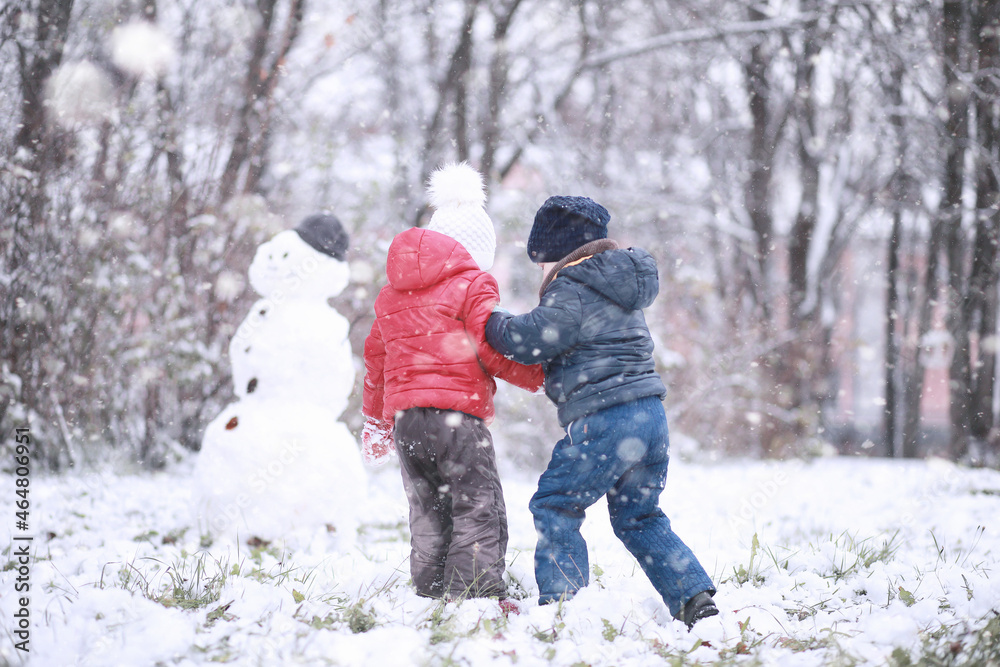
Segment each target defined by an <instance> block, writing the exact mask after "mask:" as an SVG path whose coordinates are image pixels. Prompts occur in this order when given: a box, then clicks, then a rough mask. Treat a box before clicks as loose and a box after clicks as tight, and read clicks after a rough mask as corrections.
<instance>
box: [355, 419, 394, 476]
mask: <svg viewBox="0 0 1000 667" xmlns="http://www.w3.org/2000/svg"><path fill="white" fill-rule="evenodd" d="M395 451H396V443H395V442H393V439H392V425H391V424H389V423H387V422H384V421H379V420H377V419H372V418H371V417H369V418H368V420H367V421H365V427H364V429H362V431H361V458H362V459H364V462H365V463H366V464H368V465H370V466H372V467H376V468H377V467H378V466H380V465H383V464H385V463H388V462H389V459H390V458H392V454H393V452H395Z"/></svg>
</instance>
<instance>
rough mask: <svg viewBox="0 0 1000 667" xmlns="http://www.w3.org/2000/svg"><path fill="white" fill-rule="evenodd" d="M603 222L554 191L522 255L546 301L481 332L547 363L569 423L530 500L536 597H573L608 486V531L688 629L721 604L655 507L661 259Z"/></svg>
mask: <svg viewBox="0 0 1000 667" xmlns="http://www.w3.org/2000/svg"><path fill="white" fill-rule="evenodd" d="M609 220H610V214H609V213H608V211H607V210H606V209H605V208H604V207H603V206H601V205H600V204H598V203H596V202H594V201H593V200H591V199H589V198H587V197H550V198H549V199H548V200H547V201H546V202H545V203H544V204H543V205H542V207H541V208H540V209H539V210H538V212H537V213H536V215H535V221H534V225H533V226H532V229H531V233H530V235H529V237H528V256H529V257H530V258H531V260H532V261H533V262H535V263H536V264H540V265H541V267H542V269H543V276H544V278H543V281H542V287H541V289H540V290H539V296H540V298H541V301H540V303H539V305H538V306H537V307H536V308H535V309H534V310H532V311H531V312H529V313H526V314H524V315H518V316H512V315H511V314H509V313H507V312H505V311H502V310H496V311H495V312H494V313H493V314H492V315H491V316H490V319H489V322H488V323H487V327H486V339H487V341H489V343H490V345H492V346H493V347H494V348H495V349H496V350H497V351H499V352H500V353H502V354H504V355H506V356H507V357H509V358H511V359H513V360H515V361H518V362H520V363H523V364H541V365H542V368H543V370H544V372H545V393H546V395H548V397H549V399H551V400H552V402H553V403H555V404H556V407H557V410H558V417H559V423H560V424H561V425H562V426H563V427H564V428H565V429H566V436H565V437H564V438H562V439H561V440H560V441H559V442H557V443H556V445H555V448H554V449H553V452H552V459H551V461H550V462H549V465H548V468H547V469H546V470H545V472H544V473H542V475H541V477H540V478H539V480H538V490H537V491H536V492H535V494H534V496H532V498H531V503H530V505H529V508H530V510H531V514H532V516H533V517H534V522H535V529H536V530H537V532H538V545H537V548H536V549H535V579H536V581H537V583H538V589H539V595H540V598H539V602H540V603H541V604H547V603H550V602H554V601H556V600H559V599H561V598H562V599H568V598H570V597H572V596H573V595H574V594H575V593H576V591H577V590H579V589H580V588H582V587H583V586H586V585H587V583H588V580H589V571H590V565H589V561H588V557H587V544H586V542H585V541H584V539H583V537H582V535H581V534H580V526H581V525H582V524H583V519H584V516H585V511H586V509H587V508H588V507H590V506H591V505H593V504H594V503H595V502H597V500H598V499H600V498H601V496H604V495H607V498H608V510H609V512H610V515H611V524H612V527H613V528H614V531H615V535H616V536H617V537H618V539H620V540H621V541H622V542H623V543H624V544H625V546H626V547H627V548H628V550H629V551H630V552H631V553H632V555H634V556H635V557H636V559H637V560H638V561H639V565H640V566H641V567H642V569H643V571H644V572H645V573H646V576H648V577H649V579H650V581H651V582H652V583H653V586H654V587H655V588H656V590H657V592H659V593H660V595H661V596H662V597H663V601H664V602H665V603H666V605H667V606H668V607H669V609H670V613H671V614H672V615H673V616H674V617H675V618H677V619H678V620H680V621H682V622H684V623H685V624H686V625H687V626H688V628H690V627H691V626H692V625H693V624H694V623H695V621H697V620H699V619H701V618H705V617H707V616H712V615H715V614H717V613H718V609H717V608H716V606H715V603H714V601H713V600H712V596H713V595H714V594H715V586H714V585H713V584H712V580H711V579H710V578H709V576H708V574H707V573H706V572H705V570H704V568H703V567H702V566H701V564H700V563H699V562H698V559H697V558H696V557H695V555H694V553H692V552H691V550H690V549H689V548H688V547H687V546H686V545H685V544H684V543H683V542H682V541H681V540H680V538H679V537H677V535H675V534H674V532H673V530H671V528H670V520H669V519H668V518H667V516H666V515H665V514H664V513H663V511H662V510H661V509H660V507H659V499H660V493H661V492H662V491H663V487H664V483H665V481H666V477H667V463H668V452H667V450H668V447H669V439H668V433H667V420H666V415H665V413H664V410H663V403H662V401H663V398H664V396H665V395H666V387H664V385H663V382H662V380H661V379H660V376H659V375H658V374H657V372H656V369H655V366H654V362H653V341H652V339H651V338H650V335H649V329H648V328H647V326H646V320H645V317H644V316H643V313H642V309H643V308H646V307H647V306H649V305H650V304H651V303H652V302H653V299H654V298H655V297H656V294H657V292H658V290H659V278H658V276H657V270H656V260H654V259H653V257H652V256H651V255H650V254H649V253H647V252H646V251H644V250H641V249H638V248H627V249H626V248H619V247H618V245H617V244H616V243H615V242H614V241H612V240H610V239H608V238H607V225H608V222H609Z"/></svg>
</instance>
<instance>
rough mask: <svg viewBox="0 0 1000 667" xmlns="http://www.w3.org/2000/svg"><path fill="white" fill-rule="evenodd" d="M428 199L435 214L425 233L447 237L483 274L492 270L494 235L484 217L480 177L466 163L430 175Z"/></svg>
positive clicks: (491, 223) (494, 251) (494, 232)
mask: <svg viewBox="0 0 1000 667" xmlns="http://www.w3.org/2000/svg"><path fill="white" fill-rule="evenodd" d="M427 196H428V198H429V199H430V204H431V206H433V207H434V208H435V209H436V210H435V211H434V215H432V216H431V221H430V222H429V223H428V224H427V229H430V230H432V231H435V232H440V233H442V234H447V235H448V236H450V237H451V238H453V239H455V240H456V241H458V242H459V243H461V244H462V246H463V247H464V248H465V249H466V250H468V251H469V254H470V255H472V259H474V260H476V264H478V265H479V268H480V269H482V270H483V271H488V270H489V269H490V267H492V266H493V258H494V256H495V254H496V249H497V235H496V231H494V229H493V221H492V220H490V216H489V215H487V214H486V209H485V208H483V205H484V204H485V203H486V191H485V189H484V188H483V177H482V176H481V175H480V174H479V172H478V171H476V170H475V169H473V168H472V167H471V166H469V164H468V163H466V162H460V163H458V164H449V165H446V166H444V167H442V168H440V169H438V170H437V171H435V172H434V173H433V174H431V178H430V182H429V186H428V188H427Z"/></svg>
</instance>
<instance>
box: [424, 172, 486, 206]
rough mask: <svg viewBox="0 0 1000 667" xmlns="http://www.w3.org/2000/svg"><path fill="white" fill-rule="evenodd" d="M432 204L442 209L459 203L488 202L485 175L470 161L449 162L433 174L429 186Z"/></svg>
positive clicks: (428, 190) (482, 203)
mask: <svg viewBox="0 0 1000 667" xmlns="http://www.w3.org/2000/svg"><path fill="white" fill-rule="evenodd" d="M427 195H428V197H429V198H430V203H431V206H433V207H434V208H437V209H440V208H443V207H445V206H457V205H459V204H475V205H477V206H482V205H484V204H485V203H486V190H485V189H484V187H483V177H482V176H481V175H480V174H479V172H478V171H476V170H475V169H473V168H472V167H471V166H470V165H469V163H468V162H459V163H458V164H449V165H446V166H444V167H441V168H440V169H438V170H437V171H435V172H434V173H433V174H431V178H430V184H429V187H428V188H427Z"/></svg>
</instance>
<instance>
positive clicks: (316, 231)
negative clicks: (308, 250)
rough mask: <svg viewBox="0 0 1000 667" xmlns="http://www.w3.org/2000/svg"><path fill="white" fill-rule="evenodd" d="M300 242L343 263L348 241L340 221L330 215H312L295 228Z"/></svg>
mask: <svg viewBox="0 0 1000 667" xmlns="http://www.w3.org/2000/svg"><path fill="white" fill-rule="evenodd" d="M295 231H296V232H298V233H299V236H300V237H302V240H303V241H305V242H306V243H308V244H309V245H311V246H312V247H313V248H315V249H316V250H318V251H319V252H321V253H323V254H324V255H329V256H330V257H333V258H334V259H338V260H340V261H344V258H345V257H346V256H347V247H348V245H349V239H348V236H347V232H346V231H345V230H344V226H343V225H342V224H340V220H338V219H337V217H336V216H335V215H333V214H331V213H314V214H313V215H310V216H308V217H307V218H305V219H304V220H302V222H300V223H299V226H298V227H296V228H295Z"/></svg>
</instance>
